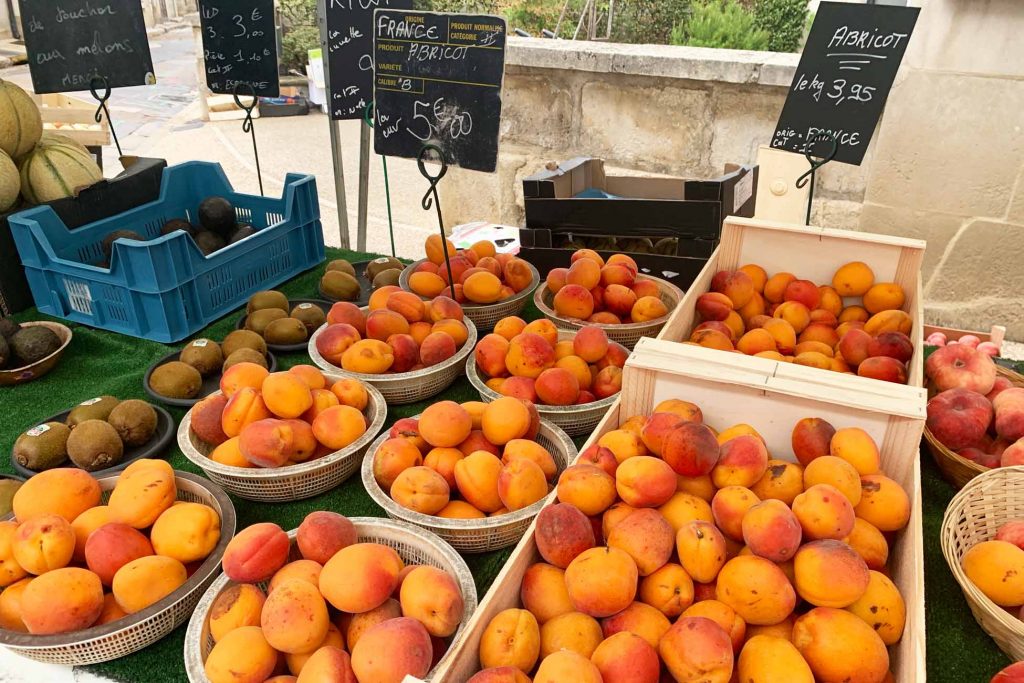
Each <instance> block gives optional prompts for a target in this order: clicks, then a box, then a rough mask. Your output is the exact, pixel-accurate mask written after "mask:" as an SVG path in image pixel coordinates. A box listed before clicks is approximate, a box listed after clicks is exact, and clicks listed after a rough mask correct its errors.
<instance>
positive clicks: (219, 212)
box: [199, 197, 235, 238]
mask: <svg viewBox="0 0 1024 683" xmlns="http://www.w3.org/2000/svg"><path fill="white" fill-rule="evenodd" d="M199 223H200V224H201V225H202V226H203V228H205V229H206V230H209V231H210V232H215V233H217V234H218V235H220V236H221V237H224V238H227V237H228V236H229V235H230V234H231V233H233V232H234V231H235V207H234V206H232V205H231V202H229V201H228V200H226V199H224V198H223V197H207V198H206V199H204V200H203V201H202V203H201V204H200V205H199Z"/></svg>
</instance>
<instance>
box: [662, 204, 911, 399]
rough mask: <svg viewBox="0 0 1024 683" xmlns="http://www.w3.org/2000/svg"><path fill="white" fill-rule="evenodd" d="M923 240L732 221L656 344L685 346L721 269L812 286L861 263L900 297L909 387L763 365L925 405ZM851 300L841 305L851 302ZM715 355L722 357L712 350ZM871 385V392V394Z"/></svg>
mask: <svg viewBox="0 0 1024 683" xmlns="http://www.w3.org/2000/svg"><path fill="white" fill-rule="evenodd" d="M924 249H925V243H924V242H922V241H921V240H910V239H904V238H901V237H891V236H888V235H876V234H873V233H866V232H852V231H848V230H831V229H829V228H816V227H810V226H805V225H791V224H786V223H777V222H771V221H763V220H756V219H751V218H737V217H730V218H728V219H726V221H725V223H724V224H723V225H722V240H721V242H720V244H719V246H718V249H716V250H715V253H714V254H712V255H711V258H710V259H709V260H708V263H707V265H706V266H705V267H704V270H702V271H701V273H700V275H698V276H697V279H696V280H695V281H694V283H693V286H692V287H690V289H689V290H687V292H686V296H685V297H684V298H683V301H682V303H681V304H680V305H679V306H678V307H677V308H676V310H675V312H674V313H673V314H672V316H671V318H669V321H668V323H667V324H666V325H665V327H664V328H663V329H662V331H661V334H660V335H658V339H667V340H669V341H686V340H687V339H689V338H690V333H691V332H692V331H693V328H694V327H695V326H696V325H697V323H698V315H697V310H696V305H697V299H698V297H700V295H701V294H704V293H705V292H708V291H710V289H711V279H712V278H713V277H714V276H715V273H717V272H718V271H720V270H735V269H736V268H739V267H740V266H743V265H745V264H748V263H756V264H757V265H759V266H761V267H762V268H764V269H765V270H766V271H767V272H768V274H769V276H770V275H774V274H775V273H778V272H783V271H785V272H790V273H793V274H794V275H796V276H797V277H798V278H801V279H806V280H811V281H812V282H816V283H818V284H825V283H831V282H832V275H833V274H834V273H835V271H836V270H837V269H838V268H839V267H840V266H842V265H843V264H845V263H848V262H850V261H863V262H864V263H867V264H868V265H869V266H871V269H872V270H873V271H874V272H875V279H876V281H878V282H895V283H896V284H898V285H899V286H900V287H902V288H903V291H904V292H906V297H907V299H906V303H905V304H904V306H903V310H904V311H906V312H907V313H908V314H909V315H910V317H911V319H912V320H913V323H914V329H913V330H912V331H911V334H910V338H911V340H912V341H913V342H914V356H913V358H911V360H910V363H909V366H908V375H909V379H908V385H907V386H902V385H898V384H892V383H889V382H880V381H878V380H873V379H868V378H865V377H857V376H854V375H842V374H839V373H831V372H829V371H826V370H818V369H816V368H807V367H804V366H799V365H793V364H792V363H786V362H780V361H768V362H769V363H772V364H774V365H775V366H776V367H777V372H778V373H781V374H784V375H786V376H791V377H793V378H806V379H808V380H811V381H815V379H816V378H817V377H818V376H820V375H828V374H833V375H837V376H839V377H841V378H842V385H843V386H847V387H849V388H851V389H856V390H860V391H865V392H877V391H879V390H880V389H878V388H877V385H884V389H881V390H882V391H887V392H889V393H891V394H892V395H893V396H899V397H903V398H904V399H906V400H917V401H924V400H925V399H926V396H925V392H924V389H923V388H922V387H924V348H923V347H924V336H923V331H924V315H923V302H922V300H921V263H922V260H923V259H924ZM853 301H854V300H853V299H849V300H847V301H846V303H852V302H853ZM715 353H717V354H722V353H724V352H721V351H716V352H715ZM729 358H731V359H732V362H733V363H735V364H748V363H750V362H752V361H756V360H762V359H755V358H752V357H750V356H743V355H741V354H730V356H729ZM872 386H875V387H876V388H875V389H871V387H872Z"/></svg>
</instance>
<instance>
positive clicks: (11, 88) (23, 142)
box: [0, 79, 43, 159]
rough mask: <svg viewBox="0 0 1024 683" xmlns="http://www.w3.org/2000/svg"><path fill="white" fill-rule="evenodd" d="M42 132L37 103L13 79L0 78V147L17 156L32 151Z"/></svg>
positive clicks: (10, 154) (13, 157)
mask: <svg viewBox="0 0 1024 683" xmlns="http://www.w3.org/2000/svg"><path fill="white" fill-rule="evenodd" d="M42 134H43V119H42V116H40V114H39V107H37V106H36V103H35V102H33V101H32V98H31V97H29V95H28V93H26V92H25V91H24V90H22V89H21V88H19V87H18V86H17V85H15V84H14V83H11V82H10V81H5V80H2V79H0V149H2V150H3V151H5V152H7V155H8V156H9V157H11V158H12V159H19V158H20V157H22V156H23V155H25V154H27V153H29V152H30V151H32V148H33V147H35V146H36V143H37V142H39V137H40V136H41V135H42Z"/></svg>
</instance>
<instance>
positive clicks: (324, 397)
mask: <svg viewBox="0 0 1024 683" xmlns="http://www.w3.org/2000/svg"><path fill="white" fill-rule="evenodd" d="M363 391H364V392H365V391H366V390H365V389H363ZM311 394H312V396H313V405H312V406H310V408H309V410H307V411H306V412H305V413H303V414H302V417H301V419H302V420H303V421H304V422H308V423H309V424H312V423H313V420H315V419H316V418H317V416H318V415H319V414H320V413H322V412H324V411H325V410H327V409H328V408H330V407H332V406H337V405H341V401H339V400H338V397H337V396H335V395H334V393H333V392H332V391H331V390H330V389H313V390H312V392H311ZM367 400H369V396H367Z"/></svg>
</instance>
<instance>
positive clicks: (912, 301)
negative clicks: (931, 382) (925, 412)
mask: <svg viewBox="0 0 1024 683" xmlns="http://www.w3.org/2000/svg"><path fill="white" fill-rule="evenodd" d="M919 256H923V255H922V254H919ZM904 291H906V292H907V298H908V304H907V311H908V312H909V313H910V318H911V320H913V324H914V329H913V330H912V331H911V333H910V339H911V341H913V342H914V355H913V356H911V357H910V363H908V365H907V368H908V371H909V375H908V379H907V384H908V385H910V386H912V387H924V340H925V326H924V301H923V295H922V292H923V291H924V290H922V289H921V271H920V269H918V271H917V276H916V278H915V283H914V287H913V288H911V289H906V288H905V289H904Z"/></svg>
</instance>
